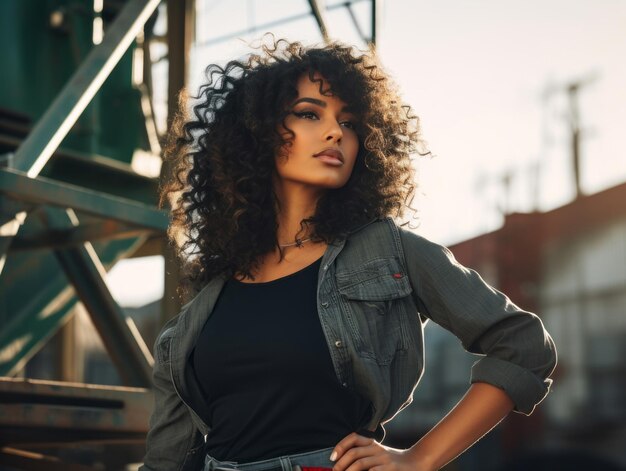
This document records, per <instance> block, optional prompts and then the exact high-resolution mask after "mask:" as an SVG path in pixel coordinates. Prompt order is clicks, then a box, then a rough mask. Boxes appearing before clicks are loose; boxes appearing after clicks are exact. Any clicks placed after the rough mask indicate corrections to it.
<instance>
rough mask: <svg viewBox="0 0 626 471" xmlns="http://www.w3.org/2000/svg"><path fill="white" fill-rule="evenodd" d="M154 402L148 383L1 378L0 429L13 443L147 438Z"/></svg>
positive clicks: (5, 440) (4, 438) (2, 438)
mask: <svg viewBox="0 0 626 471" xmlns="http://www.w3.org/2000/svg"><path fill="white" fill-rule="evenodd" d="M152 404H153V396H152V392H151V391H150V390H148V389H144V388H132V387H122V386H101V385H91V384H82V383H67V382H60V381H46V380H34V379H21V378H0V433H9V434H10V435H11V437H10V438H11V440H10V441H11V442H12V443H13V444H19V443H36V442H39V441H44V440H45V441H51V438H52V436H54V438H53V440H55V441H59V442H62V441H79V440H81V439H82V440H94V439H97V440H105V439H114V438H118V439H123V438H126V439H133V438H144V437H145V433H146V432H147V430H148V419H149V416H150V412H151V410H152ZM53 431H58V432H60V433H58V435H56V436H55V435H53V433H51V432H53ZM61 432H62V433H61ZM7 438H9V437H0V439H1V440H2V442H3V443H6V442H7V441H9V440H7Z"/></svg>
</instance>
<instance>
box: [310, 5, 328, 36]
mask: <svg viewBox="0 0 626 471" xmlns="http://www.w3.org/2000/svg"><path fill="white" fill-rule="evenodd" d="M324 3H325V2H324V1H323V0H309V6H310V7H311V13H312V14H313V16H314V17H315V21H316V23H317V26H318V27H319V29H320V33H322V38H324V41H325V42H329V41H330V38H329V36H328V28H327V27H326V21H325V20H324V10H325V8H324Z"/></svg>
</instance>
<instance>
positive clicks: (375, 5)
mask: <svg viewBox="0 0 626 471" xmlns="http://www.w3.org/2000/svg"><path fill="white" fill-rule="evenodd" d="M371 1H372V44H373V45H374V46H375V45H376V41H377V40H378V36H379V34H380V23H381V21H380V18H381V11H382V8H383V6H382V3H383V0H371Z"/></svg>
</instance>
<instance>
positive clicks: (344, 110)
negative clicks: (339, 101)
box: [291, 97, 352, 113]
mask: <svg viewBox="0 0 626 471" xmlns="http://www.w3.org/2000/svg"><path fill="white" fill-rule="evenodd" d="M303 102H304V103H312V104H314V105H317V106H321V107H322V108H326V102H325V101H323V100H318V99H317V98H309V97H303V98H298V99H297V100H296V101H294V102H293V104H292V105H291V106H296V105H297V104H298V103H303ZM341 112H342V113H351V112H352V110H351V108H350V107H349V106H344V107H343V108H341Z"/></svg>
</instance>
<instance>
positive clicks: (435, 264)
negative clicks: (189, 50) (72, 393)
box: [142, 41, 556, 471]
mask: <svg viewBox="0 0 626 471" xmlns="http://www.w3.org/2000/svg"><path fill="white" fill-rule="evenodd" d="M208 77H209V82H208V84H206V85H204V86H203V87H201V89H200V93H199V96H198V97H196V98H197V100H198V101H197V102H196V104H195V106H194V107H193V111H194V118H193V119H185V118H184V117H180V118H179V120H178V125H177V127H176V128H175V131H174V133H173V136H174V137H175V140H174V143H173V144H172V145H171V146H170V148H169V151H168V156H169V159H170V161H172V162H173V167H172V168H173V172H172V174H173V175H174V177H173V178H171V181H169V182H167V183H166V185H164V187H163V190H162V197H163V198H164V199H169V200H170V201H171V202H172V203H173V204H172V206H173V207H174V208H175V209H174V210H173V220H172V225H171V231H170V236H171V238H172V239H173V240H174V241H178V242H179V254H180V256H181V260H182V262H183V265H184V267H185V268H186V270H187V272H186V280H187V281H188V283H187V285H186V289H187V291H188V292H189V293H190V294H191V295H193V299H192V300H191V301H190V302H189V303H188V304H186V305H185V306H184V307H183V309H182V311H181V313H180V314H179V315H178V316H176V317H175V318H173V319H172V320H170V321H169V322H168V323H167V324H166V325H165V327H164V328H163V330H162V332H161V333H160V335H159V337H158V339H157V341H156V343H155V367H154V383H155V398H156V405H155V410H154V413H153V416H152V418H151V424H150V432H149V434H148V440H147V453H146V457H145V463H144V466H143V468H142V469H144V470H178V469H205V470H207V471H208V470H213V469H241V470H243V471H265V470H269V469H271V470H274V469H276V471H281V470H282V471H291V470H292V469H296V468H297V467H298V466H299V467H301V468H311V467H313V468H316V467H317V468H319V467H322V468H324V467H325V468H331V467H332V468H333V469H334V470H335V471H346V470H347V471H360V470H365V469H371V470H374V471H392V470H407V471H409V470H411V471H422V470H435V469H439V468H441V467H442V466H443V465H444V464H446V463H447V462H449V461H450V460H452V459H453V458H454V457H456V456H457V455H458V454H460V453H461V452H462V451H463V450H465V449H466V448H468V447H469V446H470V445H472V444H473V443H474V442H475V441H476V440H478V439H479V438H480V437H481V436H482V435H484V434H485V433H486V432H487V431H489V430H490V429H491V428H492V427H493V426H495V425H496V424H497V423H498V422H500V420H502V418H504V417H505V416H506V415H507V414H508V413H509V412H510V411H511V410H515V411H516V412H520V413H524V414H530V413H531V412H532V410H533V408H534V406H535V405H536V404H537V403H539V402H540V401H541V400H542V399H543V398H544V397H545V395H546V394H547V393H548V390H549V386H550V384H551V380H550V379H548V376H549V375H550V373H551V372H552V370H553V369H554V366H555V363H556V353H555V348H554V344H553V342H552V339H551V338H550V336H549V335H548V333H547V332H546V331H545V330H544V328H543V325H542V323H541V321H540V320H539V318H538V317H537V316H535V315H534V314H532V313H528V312H525V311H523V310H521V309H520V308H518V307H517V306H515V305H514V304H513V303H511V302H510V301H509V300H508V299H507V298H506V296H504V295H503V294H501V293H499V292H498V291H496V290H494V289H493V288H491V287H489V286H488V285H486V284H485V283H484V282H483V280H482V279H481V278H480V276H478V274H476V273H475V272H473V271H471V270H468V269H467V268H465V267H462V266H461V265H459V264H458V263H457V262H456V261H455V260H454V258H453V256H452V255H451V253H450V252H449V251H448V250H447V249H445V248H444V247H442V246H440V245H437V244H435V243H432V242H429V241H427V240H426V239H424V238H422V237H419V236H417V235H415V234H414V233H412V232H409V231H407V230H405V229H403V228H402V227H399V226H398V225H396V223H395V222H394V219H392V217H394V218H399V217H400V216H401V215H402V214H403V210H404V209H405V208H408V207H409V203H410V201H411V197H412V195H413V192H414V186H413V183H412V182H413V174H412V170H411V162H410V156H411V154H413V153H415V152H416V150H417V149H418V148H419V145H420V144H421V141H420V138H419V133H418V121H417V118H416V117H414V115H413V114H412V113H411V111H410V108H409V107H407V106H404V105H403V104H402V103H401V101H400V99H399V97H398V94H397V92H396V90H395V87H394V86H393V84H392V82H391V80H390V79H389V77H388V76H387V75H386V74H385V73H384V72H383V70H382V69H381V67H380V66H379V65H378V64H377V63H376V59H375V57H374V56H373V54H363V53H358V52H356V51H354V50H353V49H351V48H349V47H344V46H342V45H339V44H332V45H329V46H326V47H323V48H305V47H303V46H301V45H300V44H298V43H293V44H289V43H287V42H286V41H278V42H277V43H276V44H275V45H274V46H272V47H264V48H263V50H262V54H261V55H253V56H251V57H250V58H249V60H248V61H247V62H245V63H243V62H238V61H233V62H230V63H229V64H228V65H227V66H226V67H225V68H224V69H221V68H220V67H217V66H210V67H209V69H208ZM183 106H184V104H183ZM181 241H182V242H181ZM428 319H432V320H433V321H435V322H437V323H438V324H440V325H442V326H443V327H445V328H446V329H448V330H450V331H451V332H453V333H454V334H455V335H457V336H458V337H459V339H460V340H461V341H462V343H463V345H464V347H465V348H466V349H467V350H468V351H470V352H473V353H477V354H482V355H484V356H483V357H482V358H481V359H480V360H479V361H478V362H477V363H476V364H475V365H474V366H473V368H472V372H471V374H472V377H471V386H470V388H469V390H468V392H467V394H466V395H465V396H464V397H463V399H462V400H461V401H460V402H459V403H458V404H457V406H456V407H455V408H454V409H453V410H452V411H451V412H450V413H449V414H448V415H447V416H446V417H445V418H444V419H443V420H442V421H441V422H440V423H439V424H438V425H437V426H435V427H434V428H433V429H432V430H431V431H430V432H429V433H428V434H426V435H425V436H424V437H423V438H422V439H421V440H419V441H418V442H417V443H416V444H415V445H414V446H412V447H411V448H409V449H407V450H398V449H393V448H389V447H386V446H384V445H382V444H381V443H380V442H381V440H382V438H383V436H384V429H383V428H382V424H383V423H385V422H387V421H389V420H391V418H392V417H393V416H394V415H395V414H396V413H397V412H398V411H399V410H401V409H403V408H404V407H406V406H407V405H408V404H409V403H410V402H411V398H412V392H413V389H414V387H415V385H416V384H417V382H418V381H419V378H420V376H421V373H422V371H423V340H422V332H423V325H424V324H425V323H426V322H427V320H428Z"/></svg>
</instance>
